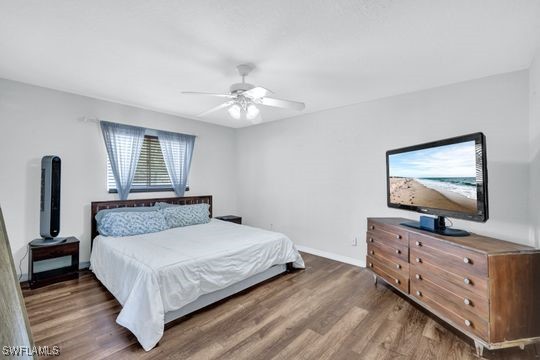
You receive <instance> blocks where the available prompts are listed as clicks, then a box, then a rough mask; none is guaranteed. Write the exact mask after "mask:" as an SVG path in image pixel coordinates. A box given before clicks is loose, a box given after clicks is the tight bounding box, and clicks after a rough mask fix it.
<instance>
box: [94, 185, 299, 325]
mask: <svg viewBox="0 0 540 360" xmlns="http://www.w3.org/2000/svg"><path fill="white" fill-rule="evenodd" d="M156 202H165V203H168V204H175V205H190V204H209V205H210V217H212V195H204V196H185V197H174V198H157V199H137V200H113V201H97V202H92V206H91V216H92V238H91V244H93V242H94V238H95V237H96V236H98V235H99V234H98V231H97V223H96V214H97V213H98V211H100V210H104V209H117V208H123V207H144V206H154V205H155V203H156ZM292 269H293V266H292V263H287V264H278V265H274V266H272V267H271V268H269V269H267V270H265V271H263V272H261V273H258V274H256V275H253V276H251V277H249V278H247V279H245V280H242V281H240V282H238V283H235V284H232V285H230V286H229V287H226V288H224V289H221V290H218V291H215V292H212V293H209V294H205V295H202V296H200V297H199V298H198V299H197V300H195V301H193V302H191V303H189V304H187V305H185V306H184V307H182V308H180V309H178V310H176V311H171V312H167V313H165V323H170V322H172V321H174V320H176V319H178V318H181V317H183V316H185V315H187V314H190V313H192V312H195V311H197V310H199V309H202V308H203V307H206V306H208V305H210V304H213V303H216V302H218V301H220V300H223V299H225V298H228V297H230V296H232V295H234V294H236V293H238V292H241V291H243V290H245V289H248V288H250V287H252V286H255V285H257V284H260V283H262V282H264V281H266V280H269V279H271V278H273V277H276V276H278V275H280V274H283V273H288V272H290V271H292Z"/></svg>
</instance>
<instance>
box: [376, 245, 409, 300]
mask: <svg viewBox="0 0 540 360" xmlns="http://www.w3.org/2000/svg"><path fill="white" fill-rule="evenodd" d="M366 260H367V266H368V268H370V269H371V270H372V271H373V272H374V273H375V274H377V275H379V276H380V277H382V278H383V279H384V280H386V282H387V283H389V284H390V285H392V286H393V287H395V288H398V289H399V290H401V291H403V292H404V293H407V294H408V293H409V278H408V276H404V275H403V274H402V273H399V272H396V271H395V270H394V269H393V268H392V267H391V265H390V264H389V263H387V262H385V261H384V260H381V259H378V258H376V257H373V256H369V255H368V256H367V258H366Z"/></svg>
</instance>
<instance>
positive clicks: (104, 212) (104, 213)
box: [96, 203, 159, 227]
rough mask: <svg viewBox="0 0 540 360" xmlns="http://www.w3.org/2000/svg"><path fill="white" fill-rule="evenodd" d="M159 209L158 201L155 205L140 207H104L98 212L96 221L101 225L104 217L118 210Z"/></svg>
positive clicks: (140, 210) (141, 210) (139, 210)
mask: <svg viewBox="0 0 540 360" xmlns="http://www.w3.org/2000/svg"><path fill="white" fill-rule="evenodd" d="M157 210H159V206H158V205H157V203H156V204H155V205H154V206H138V207H122V208H114V209H104V210H100V211H98V212H97V214H96V222H97V225H98V227H99V224H100V223H101V220H102V219H103V217H104V216H105V215H107V214H110V213H116V212H146V211H157Z"/></svg>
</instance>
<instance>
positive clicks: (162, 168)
mask: <svg viewBox="0 0 540 360" xmlns="http://www.w3.org/2000/svg"><path fill="white" fill-rule="evenodd" d="M107 190H108V191H109V193H116V192H117V190H116V183H115V181H114V175H113V173H112V170H111V163H110V161H109V160H108V159H107ZM186 190H189V188H186ZM151 191H173V188H172V185H171V180H170V179H169V174H168V173H167V167H166V165H165V161H164V160H163V154H162V153H161V147H160V146H159V140H158V138H157V137H155V136H150V135H145V137H144V142H143V146H142V149H141V156H140V157H139V162H138V163H137V170H136V171H135V178H134V179H133V185H132V186H131V190H130V192H151Z"/></svg>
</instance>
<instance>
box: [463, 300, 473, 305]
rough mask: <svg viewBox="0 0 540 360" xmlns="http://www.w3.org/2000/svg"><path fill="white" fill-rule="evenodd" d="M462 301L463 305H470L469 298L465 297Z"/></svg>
mask: <svg viewBox="0 0 540 360" xmlns="http://www.w3.org/2000/svg"><path fill="white" fill-rule="evenodd" d="M463 303H464V304H465V305H471V300H469V299H467V298H465V299H463Z"/></svg>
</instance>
